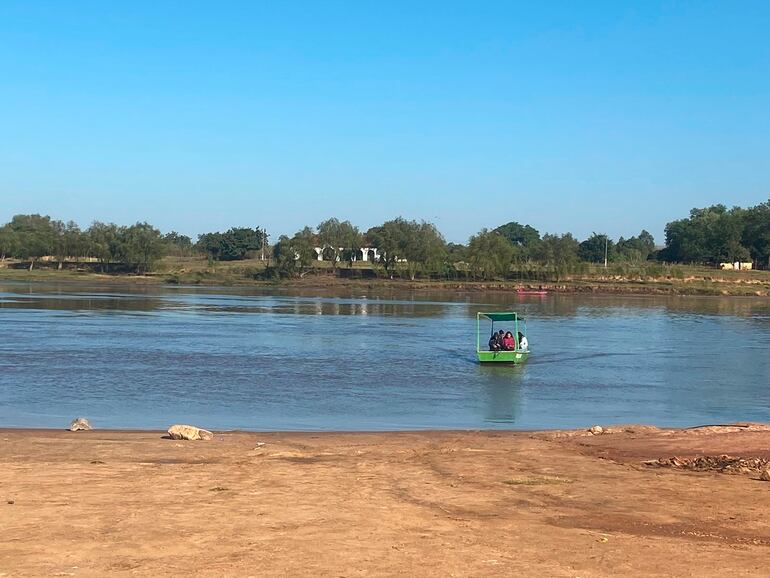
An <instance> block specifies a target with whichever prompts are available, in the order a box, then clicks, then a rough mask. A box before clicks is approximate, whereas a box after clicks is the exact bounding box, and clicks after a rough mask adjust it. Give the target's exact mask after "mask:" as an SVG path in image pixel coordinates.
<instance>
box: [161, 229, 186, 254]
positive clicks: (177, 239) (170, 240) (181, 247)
mask: <svg viewBox="0 0 770 578" xmlns="http://www.w3.org/2000/svg"><path fill="white" fill-rule="evenodd" d="M163 244H164V245H165V246H166V253H167V254H169V255H174V256H176V257H189V256H190V255H191V254H192V249H193V244H192V239H190V237H188V236H187V235H180V234H179V233H177V232H176V231H171V232H170V233H166V234H165V235H163Z"/></svg>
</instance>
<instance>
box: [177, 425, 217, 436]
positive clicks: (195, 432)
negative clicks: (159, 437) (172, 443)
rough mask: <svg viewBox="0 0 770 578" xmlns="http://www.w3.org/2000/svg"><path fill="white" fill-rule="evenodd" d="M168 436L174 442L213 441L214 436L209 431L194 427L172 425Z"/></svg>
mask: <svg viewBox="0 0 770 578" xmlns="http://www.w3.org/2000/svg"><path fill="white" fill-rule="evenodd" d="M168 435H170V436H171V439H174V440H212V439H214V434H213V433H211V432H210V431H208V430H205V429H201V428H199V427H195V426H194V425H181V424H177V425H172V426H171V427H170V428H168Z"/></svg>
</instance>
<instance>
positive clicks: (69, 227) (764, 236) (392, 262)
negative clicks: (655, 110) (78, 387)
mask: <svg viewBox="0 0 770 578" xmlns="http://www.w3.org/2000/svg"><path fill="white" fill-rule="evenodd" d="M665 234H666V245H665V247H664V248H662V249H660V250H656V246H655V240H654V239H653V237H652V235H651V234H650V233H649V232H648V231H645V230H643V231H641V232H640V233H639V234H638V235H635V236H633V237H629V238H623V237H620V238H619V239H617V240H614V239H610V238H609V237H608V236H607V235H605V234H600V233H593V234H591V235H590V236H589V237H588V238H586V239H584V240H582V241H580V240H578V239H577V238H575V237H574V236H573V235H572V234H570V233H565V234H550V233H546V234H543V235H541V234H540V232H539V231H538V230H537V229H535V228H534V227H532V226H530V225H522V224H520V223H517V222H515V221H511V222H509V223H506V224H504V225H501V226H499V227H497V228H494V229H482V230H481V231H479V232H478V233H476V234H475V235H473V236H471V237H470V239H469V240H468V243H467V244H459V243H447V242H446V240H445V239H444V236H443V235H442V234H441V232H440V231H439V230H438V229H437V228H436V226H435V225H434V224H432V223H428V222H425V221H415V220H407V219H404V218H402V217H399V218H396V219H391V220H388V221H385V222H384V223H382V224H381V225H377V226H375V227H372V228H370V229H368V230H366V231H362V230H360V229H359V228H358V227H357V226H355V225H353V224H352V223H351V222H350V221H340V220H338V219H335V218H332V219H327V220H325V221H323V222H321V223H320V224H318V225H317V226H316V227H310V226H307V227H303V228H302V229H300V230H299V231H297V232H296V233H295V234H294V235H292V236H288V235H281V236H280V237H279V238H278V239H277V240H275V242H274V243H272V244H271V243H270V242H269V241H270V240H269V236H268V233H267V231H266V230H265V229H264V228H261V227H254V228H248V227H234V228H231V229H229V230H227V231H224V232H209V233H203V234H201V235H199V236H198V239H197V241H196V242H193V241H192V239H191V238H190V237H188V236H186V235H182V234H179V233H177V232H176V231H172V232H170V233H166V234H162V233H161V232H160V230H158V229H157V228H155V227H153V226H152V225H150V224H149V223H145V222H141V223H136V224H134V225H130V226H118V225H115V224H113V223H102V222H98V221H97V222H94V223H92V224H91V226H90V227H88V228H87V229H84V230H81V229H80V227H79V226H78V225H77V224H76V223H74V222H72V221H69V222H66V223H64V222H62V221H57V220H53V219H51V218H50V217H49V216H42V215H16V216H14V217H13V218H12V219H11V221H10V222H8V223H6V224H5V225H3V226H2V227H0V260H5V259H6V258H14V259H18V260H22V261H24V262H27V261H28V262H29V267H30V268H33V267H34V266H35V264H36V263H37V262H39V260H40V259H42V258H47V259H48V260H51V259H53V260H54V261H58V263H59V266H60V267H61V265H62V263H64V262H66V261H72V260H74V261H76V262H78V261H81V260H89V261H91V262H95V263H98V266H99V268H100V269H101V270H102V271H104V272H110V271H131V272H137V273H147V272H150V271H152V270H153V267H154V266H155V265H156V263H157V262H158V260H160V259H161V258H163V257H164V256H167V255H172V256H176V257H193V256H206V257H208V259H209V260H210V261H211V262H212V263H215V262H218V261H236V260H244V259H251V258H261V259H264V260H266V261H267V267H266V268H265V274H266V275H272V276H278V277H291V276H294V275H301V274H303V273H304V272H306V271H307V270H309V269H310V268H312V267H313V265H314V262H315V261H317V260H318V257H319V255H318V249H320V251H321V255H320V256H321V258H322V259H323V260H324V261H328V262H331V264H332V267H333V268H337V267H338V266H340V265H342V264H344V263H347V264H348V266H349V267H352V266H353V264H354V262H355V261H361V260H366V261H369V262H371V263H372V266H373V267H374V268H375V269H376V270H378V271H381V272H382V273H383V274H385V275H387V276H390V277H393V276H401V277H408V278H410V279H415V278H417V277H423V278H429V277H441V278H458V277H465V278H474V279H495V278H507V277H510V276H511V275H512V274H513V272H519V273H521V272H522V271H533V272H537V271H551V272H556V273H558V272H575V271H579V270H580V269H581V267H585V266H586V264H591V263H594V264H596V263H598V264H604V263H607V264H608V263H613V264H617V263H622V264H637V265H638V264H642V263H645V262H648V261H663V262H668V263H693V264H717V263H719V262H723V261H729V262H733V261H746V260H750V261H753V262H754V264H755V265H757V266H760V267H770V201H768V202H766V203H762V204H760V205H757V206H755V207H750V208H746V209H743V208H740V207H734V208H732V209H727V208H726V207H725V206H724V205H714V206H711V207H707V208H704V209H693V210H692V211H691V212H690V215H689V217H687V218H684V219H679V220H676V221H672V222H670V223H668V224H667V225H666V228H665ZM372 249H376V253H375V252H374V251H371V250H372ZM364 251H367V255H364ZM375 257H376V258H375Z"/></svg>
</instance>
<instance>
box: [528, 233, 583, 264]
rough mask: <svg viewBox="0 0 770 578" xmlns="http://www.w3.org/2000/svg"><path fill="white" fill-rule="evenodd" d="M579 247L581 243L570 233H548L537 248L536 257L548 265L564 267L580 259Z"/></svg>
mask: <svg viewBox="0 0 770 578" xmlns="http://www.w3.org/2000/svg"><path fill="white" fill-rule="evenodd" d="M579 249H580V243H578V241H577V239H575V237H573V236H572V235H571V234H570V233H565V234H564V235H551V234H548V233H546V234H545V235H543V239H542V241H541V242H540V243H539V244H538V245H537V248H536V249H535V252H534V258H535V259H536V260H537V261H539V262H541V263H544V264H546V265H551V266H554V267H559V268H564V267H568V266H571V265H574V264H575V263H577V262H578V261H579V259H580V258H579V257H578V251H579Z"/></svg>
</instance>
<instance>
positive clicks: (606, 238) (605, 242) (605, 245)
mask: <svg viewBox="0 0 770 578" xmlns="http://www.w3.org/2000/svg"><path fill="white" fill-rule="evenodd" d="M608 244H609V237H608V236H607V235H604V268H605V269H606V268H607V245H608Z"/></svg>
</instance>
